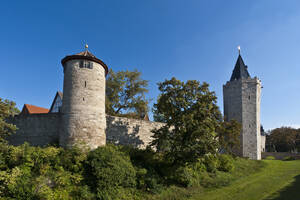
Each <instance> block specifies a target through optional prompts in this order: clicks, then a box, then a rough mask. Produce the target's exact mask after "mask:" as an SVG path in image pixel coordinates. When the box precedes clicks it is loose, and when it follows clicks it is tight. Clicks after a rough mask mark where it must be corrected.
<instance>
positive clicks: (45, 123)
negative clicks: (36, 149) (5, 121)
mask: <svg viewBox="0 0 300 200" xmlns="http://www.w3.org/2000/svg"><path fill="white" fill-rule="evenodd" d="M9 122H10V123H13V124H15V125H16V126H17V128H18V130H17V132H16V133H15V134H12V135H11V136H9V137H8V138H7V140H8V141H9V143H10V144H13V145H20V144H23V143H24V142H28V143H30V144H31V145H34V146H45V145H48V144H57V143H58V137H59V136H58V132H59V124H60V123H59V122H60V114H59V113H46V114H31V115H17V116H15V117H14V118H12V119H10V120H9Z"/></svg>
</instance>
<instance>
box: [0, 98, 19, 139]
mask: <svg viewBox="0 0 300 200" xmlns="http://www.w3.org/2000/svg"><path fill="white" fill-rule="evenodd" d="M19 112H20V111H19V110H18V109H17V108H16V104H15V103H14V102H13V101H9V100H3V99H1V98H0V142H3V141H4V138H5V137H6V136H8V135H10V134H12V133H15V131H16V129H17V128H16V126H15V125H13V124H10V123H7V121H6V119H7V118H9V117H11V116H14V115H15V114H18V113H19Z"/></svg>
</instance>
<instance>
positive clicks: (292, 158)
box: [282, 156, 296, 161]
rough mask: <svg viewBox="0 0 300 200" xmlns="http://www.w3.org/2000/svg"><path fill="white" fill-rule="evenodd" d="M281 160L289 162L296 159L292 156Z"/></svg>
mask: <svg viewBox="0 0 300 200" xmlns="http://www.w3.org/2000/svg"><path fill="white" fill-rule="evenodd" d="M282 160H284V161H290V160H296V158H295V157H294V156H286V157H284V158H283V159H282Z"/></svg>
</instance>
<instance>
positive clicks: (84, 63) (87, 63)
mask: <svg viewBox="0 0 300 200" xmlns="http://www.w3.org/2000/svg"><path fill="white" fill-rule="evenodd" d="M79 67H80V68H88V69H93V62H91V61H87V60H81V61H80V62H79Z"/></svg>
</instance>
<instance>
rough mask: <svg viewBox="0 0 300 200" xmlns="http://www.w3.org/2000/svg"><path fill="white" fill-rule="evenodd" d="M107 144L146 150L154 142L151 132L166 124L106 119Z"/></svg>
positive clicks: (137, 120) (113, 117)
mask: <svg viewBox="0 0 300 200" xmlns="http://www.w3.org/2000/svg"><path fill="white" fill-rule="evenodd" d="M106 123H107V128H106V142H108V143H114V144H122V145H132V146H134V147H138V148H145V147H146V146H147V145H148V144H149V143H150V142H151V141H152V140H153V138H152V137H151V136H152V135H153V133H152V132H151V130H153V129H155V128H160V127H162V126H163V125H164V124H163V123H159V122H151V121H146V120H139V119H129V118H125V117H115V116H107V117H106Z"/></svg>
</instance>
